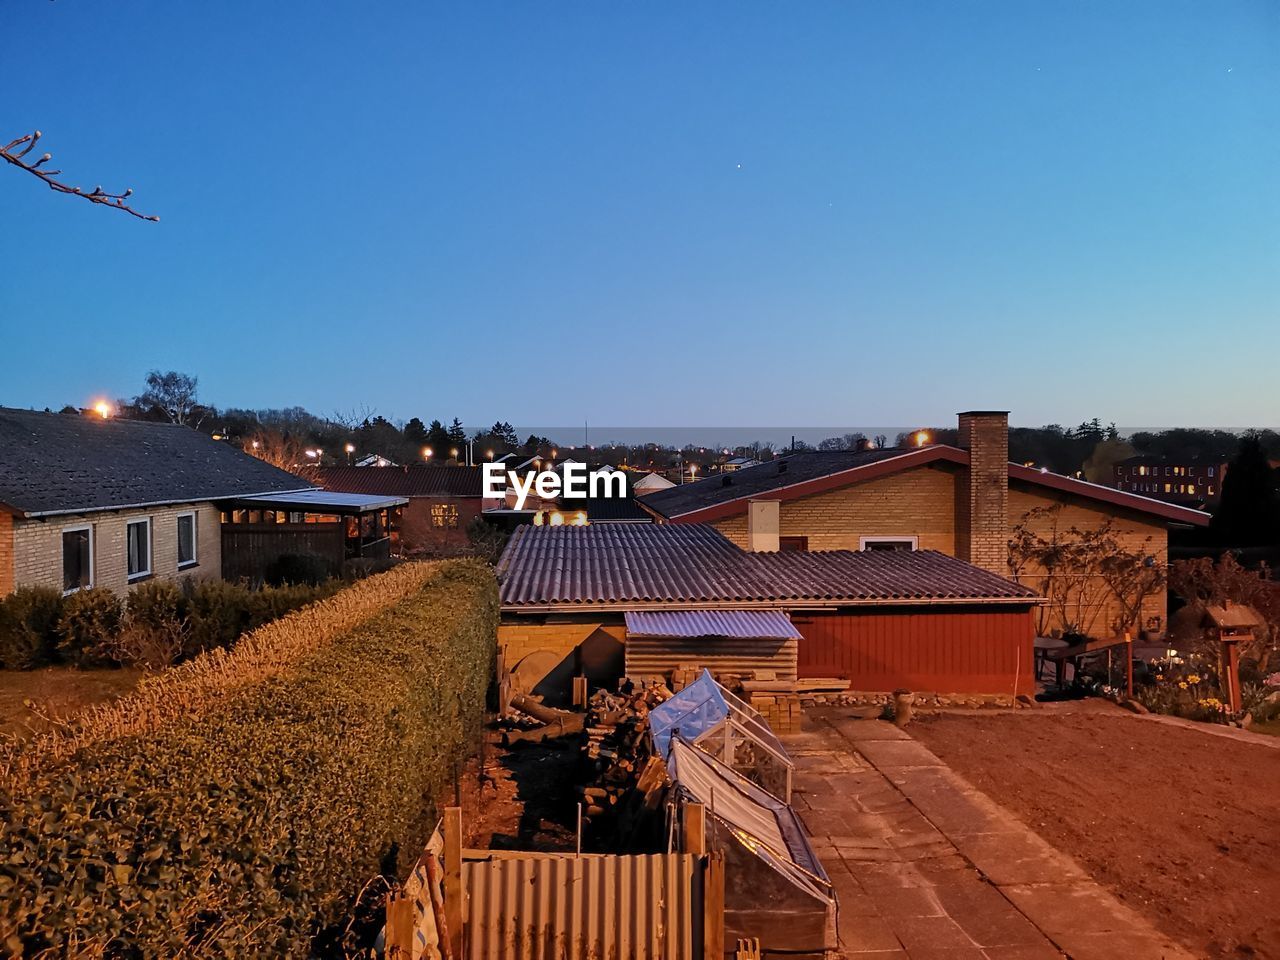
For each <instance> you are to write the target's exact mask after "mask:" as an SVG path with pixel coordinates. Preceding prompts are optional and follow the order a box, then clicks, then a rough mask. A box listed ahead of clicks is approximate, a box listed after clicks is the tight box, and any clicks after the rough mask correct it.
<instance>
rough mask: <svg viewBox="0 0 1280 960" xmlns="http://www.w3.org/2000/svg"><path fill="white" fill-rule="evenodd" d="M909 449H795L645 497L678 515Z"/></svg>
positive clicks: (665, 512)
mask: <svg viewBox="0 0 1280 960" xmlns="http://www.w3.org/2000/svg"><path fill="white" fill-rule="evenodd" d="M907 452H909V451H906V450H899V449H897V448H892V449H888V450H861V451H856V450H841V451H835V452H830V453H828V452H825V451H824V452H815V453H808V452H806V453H795V454H791V455H790V456H786V457H778V458H776V459H774V460H770V461H769V462H768V463H762V464H760V465H759V466H758V467H743V468H742V469H740V470H733V471H730V472H727V473H717V474H713V475H711V476H709V477H706V478H705V479H702V480H697V481H695V482H693V483H681V484H677V485H676V486H674V487H668V488H667V489H665V490H658V491H656V492H654V493H651V494H649V495H648V496H646V497H645V498H644V502H645V504H646V505H647V506H650V507H652V508H653V509H655V510H657V511H658V512H659V513H661V514H662V515H663V516H664V517H678V516H681V515H683V514H686V513H691V512H692V511H694V510H701V509H702V508H703V507H711V506H715V505H716V504H720V503H726V502H728V501H730V500H740V499H742V498H744V497H753V496H756V495H758V494H762V493H768V492H770V491H773V490H777V489H779V488H781V487H786V486H790V485H792V484H796V483H804V482H805V481H806V480H816V479H818V478H819V477H827V476H830V475H831V474H833V473H839V472H841V471H842V470H852V469H854V468H855V467H865V466H866V465H867V464H869V463H876V462H878V461H880V460H888V459H890V458H891V457H900V456H902V455H903V454H904V453H907Z"/></svg>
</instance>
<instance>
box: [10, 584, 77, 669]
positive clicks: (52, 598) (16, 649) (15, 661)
mask: <svg viewBox="0 0 1280 960" xmlns="http://www.w3.org/2000/svg"><path fill="white" fill-rule="evenodd" d="M61 616H62V594H61V593H59V592H58V591H57V590H54V589H53V588H51V587H22V588H21V589H19V590H17V591H15V592H13V593H11V594H9V596H7V597H4V598H3V599H0V667H4V668H5V669H8V670H32V669H34V668H35V667H42V666H44V665H45V664H47V663H49V662H50V661H52V660H53V659H54V657H55V656H56V652H57V645H58V618H59V617H61Z"/></svg>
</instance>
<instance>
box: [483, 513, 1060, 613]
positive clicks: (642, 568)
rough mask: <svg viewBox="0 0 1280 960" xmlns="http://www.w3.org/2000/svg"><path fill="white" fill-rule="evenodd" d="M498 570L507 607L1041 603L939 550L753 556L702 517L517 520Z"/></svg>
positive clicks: (1024, 590) (1030, 594) (1027, 592)
mask: <svg viewBox="0 0 1280 960" xmlns="http://www.w3.org/2000/svg"><path fill="white" fill-rule="evenodd" d="M497 572H498V577H499V580H500V582H501V586H502V603H503V606H504V607H507V608H509V609H528V608H552V607H560V608H563V607H570V608H573V607H579V608H580V607H586V606H593V607H614V608H619V607H623V608H626V607H630V608H631V609H644V608H645V607H646V606H653V607H660V608H666V609H669V608H670V607H671V605H672V604H679V605H682V606H686V607H707V606H713V605H714V606H718V607H721V608H730V609H732V608H733V607H735V606H737V607H739V608H741V607H742V606H762V607H773V608H785V607H789V606H797V605H802V606H822V605H827V606H836V605H849V604H860V603H909V602H921V603H924V602H927V603H945V602H973V601H982V602H1007V603H1021V604H1033V603H1037V602H1038V601H1039V598H1038V597H1037V596H1036V594H1035V593H1034V592H1033V591H1032V590H1030V589H1028V588H1026V587H1023V586H1021V585H1019V584H1016V583H1013V582H1011V581H1009V580H1005V579H1004V578H1003V577H998V576H996V575H995V574H993V573H988V572H987V571H985V570H981V569H979V568H978V567H975V566H972V565H971V564H968V563H965V562H964V561H962V560H957V559H955V558H954V557H948V556H946V555H945V554H942V553H937V552H935V551H930V550H922V551H914V552H907V551H888V550H886V551H869V552H856V551H848V550H836V551H829V552H820V553H801V552H784V553H748V552H746V551H744V550H742V549H740V548H739V547H737V546H736V545H735V544H733V543H732V542H730V541H729V540H728V539H726V538H725V537H724V536H723V535H721V534H720V532H719V531H718V530H716V529H715V528H714V527H711V526H705V525H702V524H640V523H637V524H601V525H599V526H585V527H533V526H525V527H520V528H519V529H518V530H516V532H515V534H514V535H513V536H512V538H511V541H510V542H509V543H508V544H507V548H506V550H505V551H504V552H503V554H502V559H501V560H500V561H499V563H498V571H497Z"/></svg>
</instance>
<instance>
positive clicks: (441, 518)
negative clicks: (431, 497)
mask: <svg viewBox="0 0 1280 960" xmlns="http://www.w3.org/2000/svg"><path fill="white" fill-rule="evenodd" d="M431 525H432V526H433V527H451V528H454V527H457V526H458V506H457V504H454V503H433V504H432V505H431Z"/></svg>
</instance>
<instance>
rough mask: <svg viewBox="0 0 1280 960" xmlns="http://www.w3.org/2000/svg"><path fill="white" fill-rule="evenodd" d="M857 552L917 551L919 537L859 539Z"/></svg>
mask: <svg viewBox="0 0 1280 960" xmlns="http://www.w3.org/2000/svg"><path fill="white" fill-rule="evenodd" d="M858 549H859V550H919V549H920V538H919V537H859V538H858Z"/></svg>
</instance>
